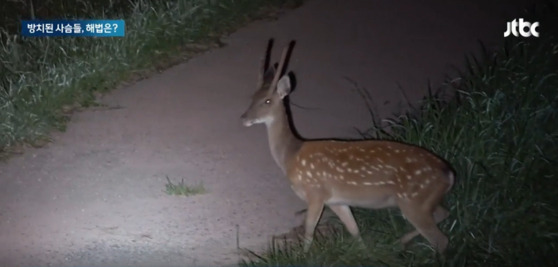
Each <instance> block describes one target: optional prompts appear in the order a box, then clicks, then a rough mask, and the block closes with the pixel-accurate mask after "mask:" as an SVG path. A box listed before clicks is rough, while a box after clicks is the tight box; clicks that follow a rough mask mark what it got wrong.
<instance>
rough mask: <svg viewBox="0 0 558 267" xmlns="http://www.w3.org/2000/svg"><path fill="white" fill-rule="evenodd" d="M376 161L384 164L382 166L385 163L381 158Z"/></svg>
mask: <svg viewBox="0 0 558 267" xmlns="http://www.w3.org/2000/svg"><path fill="white" fill-rule="evenodd" d="M376 160H377V161H378V162H379V163H382V164H383V163H384V161H383V160H382V159H381V158H377V159H376ZM380 166H382V165H380Z"/></svg>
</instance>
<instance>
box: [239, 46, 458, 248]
mask: <svg viewBox="0 0 558 267" xmlns="http://www.w3.org/2000/svg"><path fill="white" fill-rule="evenodd" d="M268 53H269V51H268ZM285 58H286V50H284V51H283V57H282V60H281V62H280V64H279V66H280V67H279V68H278V70H277V71H274V70H273V69H272V70H271V73H272V74H274V75H273V80H272V81H271V82H269V81H265V78H266V77H265V76H266V75H264V72H262V74H261V76H260V83H259V86H260V89H259V90H258V91H257V92H256V93H255V94H254V96H253V100H252V104H251V106H250V108H249V109H248V110H247V111H246V112H245V113H244V114H243V115H242V120H243V123H244V125H245V126H251V125H253V124H258V123H264V124H265V125H266V128H267V132H268V141H269V147H270V150H271V154H272V156H273V158H274V160H275V162H276V163H277V165H278V166H279V167H280V168H281V170H282V171H283V173H284V174H285V175H286V176H287V177H288V179H289V181H290V183H291V188H292V189H293V191H294V192H295V193H296V195H298V197H300V198H301V199H302V200H304V201H305V202H306V203H307V204H308V209H307V215H306V220H305V239H306V244H305V248H306V249H308V247H309V245H310V244H311V242H312V239H313V233H314V229H315V227H316V224H317V223H318V220H319V218H320V216H321V213H322V211H323V209H324V206H326V205H327V206H328V207H329V208H330V209H331V210H332V211H333V212H334V213H335V214H336V215H337V216H339V218H340V219H341V221H342V222H343V223H344V224H345V226H346V227H347V230H348V231H349V232H350V233H351V234H352V235H354V236H355V237H357V238H360V234H359V230H358V227H357V225H356V222H355V220H354V218H353V215H352V212H351V210H350V208H349V207H350V206H355V207H363V208H371V209H380V208H387V207H399V208H400V210H401V212H402V213H403V215H404V216H405V217H406V218H407V219H408V220H409V221H410V222H411V223H412V224H413V225H414V226H415V228H416V229H417V230H415V231H412V232H409V233H408V234H406V235H405V236H403V237H402V238H401V242H402V243H407V242H408V241H409V240H411V239H412V238H414V237H415V236H417V235H419V234H422V235H423V236H424V237H425V238H426V239H427V240H428V241H429V242H430V243H431V244H432V245H434V246H435V247H436V248H437V250H438V251H439V252H443V251H444V250H445V248H446V247H447V244H448V239H447V237H446V236H445V235H444V234H443V233H442V232H441V231H440V230H439V229H438V227H437V225H436V224H437V223H438V222H440V221H442V220H443V219H445V218H446V217H447V216H448V212H447V211H446V210H445V209H444V208H442V207H441V206H440V203H441V201H442V199H443V197H444V195H445V194H446V193H447V192H448V191H449V190H450V189H451V187H452V186H453V183H454V176H455V175H454V173H453V171H452V169H451V166H449V165H448V163H446V162H445V161H444V160H442V159H441V158H439V157H438V156H436V155H434V154H432V153H431V152H429V151H427V150H426V149H424V148H421V147H417V146H413V145H408V144H403V143H398V142H393V141H382V140H366V141H338V140H315V141H305V140H301V139H299V138H297V137H296V136H295V134H294V133H293V131H292V130H293V129H291V128H290V126H289V125H290V124H289V117H288V116H287V113H286V109H285V106H284V105H283V99H284V97H285V96H287V95H288V94H289V93H290V90H291V85H290V79H289V77H288V76H283V78H281V79H280V80H279V79H278V78H279V75H280V73H281V69H282V66H283V64H284V61H285ZM264 70H266V71H267V73H268V76H270V75H269V73H270V70H268V69H267V67H264Z"/></svg>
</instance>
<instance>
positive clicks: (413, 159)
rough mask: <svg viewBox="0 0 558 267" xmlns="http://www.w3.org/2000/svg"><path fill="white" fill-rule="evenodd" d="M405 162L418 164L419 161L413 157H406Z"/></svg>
mask: <svg viewBox="0 0 558 267" xmlns="http://www.w3.org/2000/svg"><path fill="white" fill-rule="evenodd" d="M405 162H406V163H412V162H417V159H416V158H411V157H405Z"/></svg>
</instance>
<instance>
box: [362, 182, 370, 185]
mask: <svg viewBox="0 0 558 267" xmlns="http://www.w3.org/2000/svg"><path fill="white" fill-rule="evenodd" d="M362 184H363V185H372V183H371V182H363V183H362Z"/></svg>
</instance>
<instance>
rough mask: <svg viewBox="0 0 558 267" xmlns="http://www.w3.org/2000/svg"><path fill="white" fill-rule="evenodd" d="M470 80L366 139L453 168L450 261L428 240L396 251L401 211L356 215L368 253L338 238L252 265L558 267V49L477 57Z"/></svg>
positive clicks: (273, 253)
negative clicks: (416, 151)
mask: <svg viewBox="0 0 558 267" xmlns="http://www.w3.org/2000/svg"><path fill="white" fill-rule="evenodd" d="M461 77H462V78H461V81H460V82H459V83H452V85H453V86H454V88H453V89H454V90H455V91H456V95H455V97H454V98H452V99H451V100H449V101H444V100H443V98H442V97H440V96H439V95H437V94H430V95H429V96H427V97H426V98H425V99H424V101H423V103H422V105H421V107H420V108H418V109H416V110H413V111H411V112H408V113H405V114H403V115H401V116H398V117H396V118H395V119H391V120H385V121H383V122H384V123H375V126H374V127H373V128H372V129H370V131H368V132H366V136H367V137H372V138H381V139H391V140H398V141H403V142H407V143H413V144H417V145H421V146H424V147H427V148H429V149H431V150H432V151H434V152H435V153H437V154H439V155H440V156H442V157H444V158H446V159H447V160H448V161H449V162H451V163H452V165H453V167H454V168H455V170H456V172H457V183H456V185H455V187H454V188H453V190H452V191H451V192H450V193H449V195H448V197H447V199H446V206H447V207H448V208H449V210H450V212H451V215H450V217H449V218H448V219H446V221H444V222H442V223H441V224H440V226H441V229H442V231H443V232H445V233H446V234H447V235H448V236H449V237H450V247H449V249H448V251H447V254H446V255H445V257H442V256H439V255H435V254H434V253H433V251H432V249H431V248H430V247H429V245H428V243H427V241H426V240H424V239H423V238H422V237H420V238H417V239H415V240H413V241H412V244H411V245H410V247H408V248H407V249H402V248H401V247H400V246H397V245H394V244H395V241H396V240H397V238H398V237H400V236H402V235H403V234H404V233H405V232H406V231H408V230H409V229H410V225H409V224H408V223H406V222H405V221H404V219H403V218H402V217H401V216H400V213H399V212H398V211H395V210H381V211H368V210H361V209H354V211H355V213H356V217H357V221H358V223H359V225H360V227H361V232H362V233H363V234H364V240H365V243H366V244H367V245H368V249H362V248H359V247H356V246H355V245H354V243H353V242H352V241H351V238H349V235H348V234H347V233H346V232H345V231H339V232H338V233H337V234H333V235H329V236H327V237H322V238H320V239H319V242H318V243H317V244H315V245H314V247H313V249H312V250H311V251H310V253H308V254H304V253H302V252H301V251H300V245H299V244H298V243H294V244H293V243H290V244H285V245H282V246H278V245H274V246H272V247H271V248H270V249H269V250H268V251H267V252H265V253H263V254H252V257H250V258H249V259H247V260H246V261H244V262H243V265H244V266H558V257H557V256H556V255H557V254H556V253H557V252H558V177H557V175H558V156H557V155H558V123H557V122H558V42H556V40H552V39H548V40H541V41H538V42H537V41H533V40H531V41H528V40H523V41H514V42H510V43H508V44H507V46H505V48H503V49H501V50H499V51H496V52H495V53H488V52H485V53H484V54H483V55H482V56H481V57H477V58H474V57H470V58H469V61H468V63H467V65H466V71H465V72H464V73H462V75H461ZM448 85H450V84H448ZM455 87H456V88H455ZM451 89H452V88H448V90H451ZM385 123H387V125H388V128H384V127H383V126H380V125H385Z"/></svg>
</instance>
